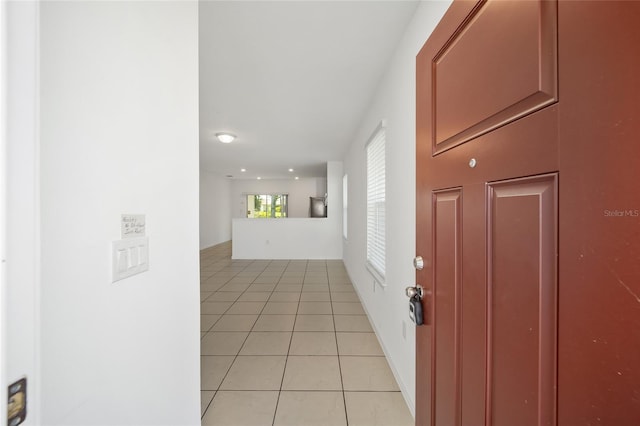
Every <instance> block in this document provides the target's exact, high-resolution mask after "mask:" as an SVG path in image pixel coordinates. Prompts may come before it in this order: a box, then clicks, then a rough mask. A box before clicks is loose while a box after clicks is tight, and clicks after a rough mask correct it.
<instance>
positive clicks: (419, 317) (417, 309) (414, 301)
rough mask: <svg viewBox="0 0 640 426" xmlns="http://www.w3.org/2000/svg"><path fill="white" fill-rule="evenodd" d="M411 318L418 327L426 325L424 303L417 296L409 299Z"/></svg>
mask: <svg viewBox="0 0 640 426" xmlns="http://www.w3.org/2000/svg"><path fill="white" fill-rule="evenodd" d="M409 318H411V321H413V322H414V323H415V324H416V325H422V324H424V315H423V313H422V303H421V302H420V297H419V296H418V295H417V294H416V295H414V296H413V297H411V298H410V299H409Z"/></svg>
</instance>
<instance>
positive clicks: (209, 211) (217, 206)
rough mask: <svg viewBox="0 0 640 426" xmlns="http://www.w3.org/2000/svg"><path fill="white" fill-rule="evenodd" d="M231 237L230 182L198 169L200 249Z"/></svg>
mask: <svg viewBox="0 0 640 426" xmlns="http://www.w3.org/2000/svg"><path fill="white" fill-rule="evenodd" d="M230 239H231V183H230V182H229V179H227V178H224V177H221V176H218V175H216V174H213V173H211V172H208V171H206V170H200V249H204V248H207V247H211V246H214V245H216V244H220V243H223V242H225V241H229V240H230Z"/></svg>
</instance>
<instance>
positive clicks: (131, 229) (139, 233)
mask: <svg viewBox="0 0 640 426" xmlns="http://www.w3.org/2000/svg"><path fill="white" fill-rule="evenodd" d="M120 229H121V230H120V233H121V238H135V237H144V236H145V218H144V215H143V214H123V215H122V222H121V228H120Z"/></svg>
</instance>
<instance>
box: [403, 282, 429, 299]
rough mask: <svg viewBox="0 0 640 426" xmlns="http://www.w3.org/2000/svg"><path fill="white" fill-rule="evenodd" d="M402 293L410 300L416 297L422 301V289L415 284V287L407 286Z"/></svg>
mask: <svg viewBox="0 0 640 426" xmlns="http://www.w3.org/2000/svg"><path fill="white" fill-rule="evenodd" d="M404 292H405V294H406V295H407V297H408V298H409V299H412V298H414V297H416V296H417V297H418V299H422V296H424V289H423V288H422V286H421V285H420V284H417V285H416V286H415V287H411V286H409V287H407V288H406V289H405V290H404Z"/></svg>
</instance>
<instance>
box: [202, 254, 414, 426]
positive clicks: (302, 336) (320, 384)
mask: <svg viewBox="0 0 640 426" xmlns="http://www.w3.org/2000/svg"><path fill="white" fill-rule="evenodd" d="M200 257H201V263H200V265H201V266H200V268H201V302H202V303H201V317H200V318H201V331H202V333H201V334H202V335H201V404H202V424H203V425H225V426H242V425H274V426H285V425H290V426H311V425H327V426H333V425H336V426H337V425H349V426H356V425H363V426H365V425H366V426H375V425H379V426H405V425H407V426H409V425H413V418H412V417H411V414H410V412H409V410H408V408H407V406H406V403H405V401H404V399H403V397H402V395H401V394H400V391H399V389H398V386H397V384H396V381H395V379H394V377H393V374H392V373H391V370H390V368H389V366H388V364H387V361H386V359H385V357H384V354H383V352H382V349H381V348H380V345H379V343H378V340H377V338H376V336H375V334H374V333H373V329H372V328H371V325H370V324H369V321H368V319H367V316H366V314H365V312H364V310H363V308H362V306H361V304H360V302H359V300H358V296H357V294H356V293H355V291H354V289H353V287H352V285H351V283H350V281H349V277H348V275H347V273H346V270H345V268H344V265H343V263H342V261H340V260H327V261H325V260H291V261H289V260H272V261H269V260H231V243H230V242H227V243H223V244H219V245H216V246H214V247H211V248H208V249H205V250H202V251H201V255H200Z"/></svg>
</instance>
